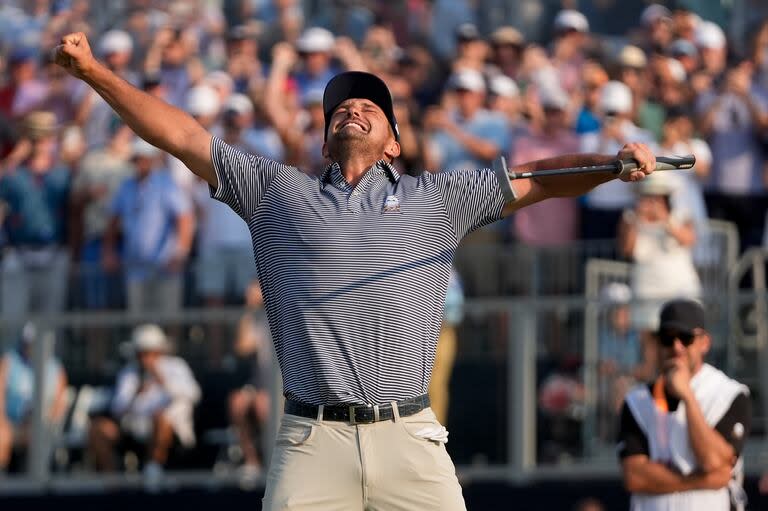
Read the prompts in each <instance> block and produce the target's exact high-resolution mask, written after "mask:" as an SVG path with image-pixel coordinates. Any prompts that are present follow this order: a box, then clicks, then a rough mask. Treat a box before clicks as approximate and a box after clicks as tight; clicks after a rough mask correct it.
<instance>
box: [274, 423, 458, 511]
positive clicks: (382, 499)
mask: <svg viewBox="0 0 768 511" xmlns="http://www.w3.org/2000/svg"><path fill="white" fill-rule="evenodd" d="M433 427H438V428H439V427H440V424H439V423H438V422H437V419H435V415H434V413H432V410H431V409H429V408H427V409H426V410H422V411H421V412H419V413H417V414H415V415H411V416H410V417H400V418H395V420H391V421H381V422H375V423H373V424H357V425H353V424H349V423H346V422H336V421H319V420H317V419H306V418H303V417H297V416H294V415H284V416H283V420H282V423H281V424H280V430H279V431H278V434H277V442H276V447H275V450H274V452H273V455H272V461H271V463H270V466H269V473H268V474H267V488H266V493H265V495H264V500H263V508H262V509H263V510H264V511H287V510H291V511H304V510H307V511H309V510H312V511H432V510H434V511H438V510H439V511H465V510H466V507H465V505H464V498H463V496H462V494H461V486H459V481H458V479H457V478H456V470H455V468H454V466H453V462H452V461H451V459H450V457H449V456H448V453H447V452H446V450H445V445H444V444H442V443H438V442H435V441H432V440H426V439H424V438H421V437H419V436H418V435H417V434H416V433H417V432H419V431H421V430H423V429H425V428H433Z"/></svg>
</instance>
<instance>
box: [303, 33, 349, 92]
mask: <svg viewBox="0 0 768 511" xmlns="http://www.w3.org/2000/svg"><path fill="white" fill-rule="evenodd" d="M335 47H336V38H335V37H334V36H333V34H332V33H331V32H330V31H329V30H326V29H324V28H320V27H312V28H308V29H306V30H305V31H304V32H303V33H302V34H301V37H299V39H298V40H297V41H296V51H297V52H298V54H299V57H300V62H299V69H298V70H297V71H296V73H295V75H294V77H295V79H296V84H297V85H298V87H299V94H300V96H301V99H302V100H303V99H304V95H305V94H306V93H307V92H308V91H310V90H312V89H322V88H323V87H325V84H326V83H328V81H330V79H331V78H333V76H334V75H336V74H337V73H338V72H339V71H340V70H339V69H338V68H337V67H336V66H335V65H334V64H333V51H334V48H335Z"/></svg>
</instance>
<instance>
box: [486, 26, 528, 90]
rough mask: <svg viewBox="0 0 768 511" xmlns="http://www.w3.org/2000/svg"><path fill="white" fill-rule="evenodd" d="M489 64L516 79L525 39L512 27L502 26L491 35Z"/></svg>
mask: <svg viewBox="0 0 768 511" xmlns="http://www.w3.org/2000/svg"><path fill="white" fill-rule="evenodd" d="M490 42H491V62H492V63H493V65H494V66H496V67H497V68H498V70H499V72H500V73H502V74H504V75H506V76H508V77H510V78H512V79H517V78H518V76H517V74H518V70H519V68H520V63H521V61H522V56H523V48H524V47H525V38H524V37H523V34H521V33H520V31H519V30H517V29H516V28H514V27H510V26H503V27H499V28H497V29H496V30H495V31H494V32H493V33H492V34H491V39H490Z"/></svg>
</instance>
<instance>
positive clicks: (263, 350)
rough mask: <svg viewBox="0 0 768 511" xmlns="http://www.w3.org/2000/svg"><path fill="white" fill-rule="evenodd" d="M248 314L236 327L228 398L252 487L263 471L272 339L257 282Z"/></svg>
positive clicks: (252, 286) (249, 294)
mask: <svg viewBox="0 0 768 511" xmlns="http://www.w3.org/2000/svg"><path fill="white" fill-rule="evenodd" d="M245 299H246V311H245V313H244V314H243V316H242V318H240V323H239V324H238V326H237V338H236V339H235V346H234V366H235V372H236V375H237V376H236V378H237V380H238V383H237V387H236V388H235V390H233V391H232V392H231V393H230V395H229V416H230V420H231V422H232V425H233V426H234V427H235V429H236V430H237V436H238V440H239V441H240V448H241V449H242V451H243V466H242V467H241V476H242V480H243V482H245V483H252V482H254V480H255V479H257V478H258V477H260V475H261V470H262V462H261V456H260V455H259V451H260V441H261V439H262V435H263V433H264V426H265V424H266V421H267V418H268V416H269V407H270V395H269V386H270V374H271V368H270V360H271V356H270V350H271V349H272V348H271V338H270V335H269V329H268V327H267V324H266V321H265V320H264V315H263V314H264V309H263V306H264V297H263V296H262V294H261V285H260V284H259V281H258V280H252V281H251V283H250V285H249V286H248V289H247V291H246V297H245Z"/></svg>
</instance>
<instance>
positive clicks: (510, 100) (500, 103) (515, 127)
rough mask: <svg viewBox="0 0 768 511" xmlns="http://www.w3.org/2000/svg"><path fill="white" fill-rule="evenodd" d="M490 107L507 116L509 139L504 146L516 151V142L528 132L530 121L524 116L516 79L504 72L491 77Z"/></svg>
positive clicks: (493, 110) (489, 87)
mask: <svg viewBox="0 0 768 511" xmlns="http://www.w3.org/2000/svg"><path fill="white" fill-rule="evenodd" d="M488 92H489V97H488V108H489V109H490V110H491V111H492V112H499V113H501V114H503V115H504V117H506V120H507V133H508V134H509V140H508V141H507V142H505V143H504V147H507V148H509V150H510V152H511V153H514V147H515V142H516V141H517V140H518V139H519V138H520V137H523V136H525V135H527V134H528V131H529V130H528V122H527V120H526V119H525V117H524V116H523V104H522V98H521V97H520V89H519V87H518V86H517V84H516V83H515V81H514V80H513V79H512V78H510V77H508V76H506V75H502V74H497V75H494V76H492V77H491V79H490V80H489V83H488Z"/></svg>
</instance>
